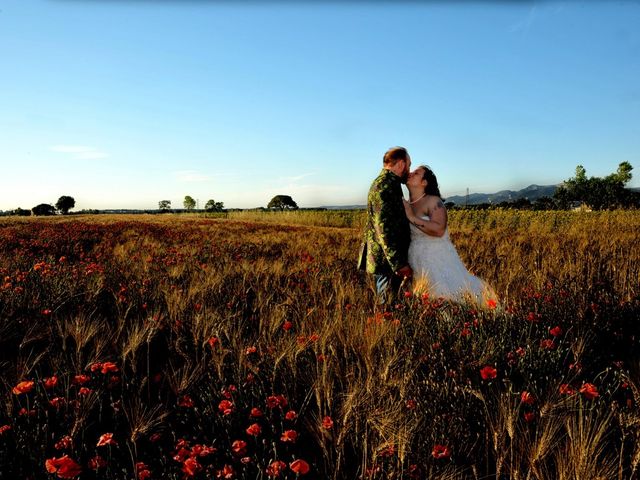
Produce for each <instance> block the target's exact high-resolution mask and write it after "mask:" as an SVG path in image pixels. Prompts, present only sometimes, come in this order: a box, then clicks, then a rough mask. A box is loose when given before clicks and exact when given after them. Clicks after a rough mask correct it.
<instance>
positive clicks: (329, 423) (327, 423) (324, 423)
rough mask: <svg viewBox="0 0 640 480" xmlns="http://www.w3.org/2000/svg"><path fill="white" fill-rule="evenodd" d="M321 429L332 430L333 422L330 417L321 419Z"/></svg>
mask: <svg viewBox="0 0 640 480" xmlns="http://www.w3.org/2000/svg"><path fill="white" fill-rule="evenodd" d="M322 427H323V428H326V429H327V430H331V429H332V428H333V420H332V419H331V417H330V416H328V415H327V416H326V417H324V418H323V419H322Z"/></svg>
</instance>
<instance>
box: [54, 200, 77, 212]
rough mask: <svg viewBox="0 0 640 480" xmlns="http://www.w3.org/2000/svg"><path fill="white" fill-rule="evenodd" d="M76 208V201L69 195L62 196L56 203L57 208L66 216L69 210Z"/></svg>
mask: <svg viewBox="0 0 640 480" xmlns="http://www.w3.org/2000/svg"><path fill="white" fill-rule="evenodd" d="M75 206H76V201H75V199H74V198H73V197H68V196H67V195H63V196H61V197H60V198H59V199H58V201H57V202H56V208H57V209H58V211H60V212H61V213H62V214H63V215H66V214H67V213H69V210H71V209H72V208H73V207H75Z"/></svg>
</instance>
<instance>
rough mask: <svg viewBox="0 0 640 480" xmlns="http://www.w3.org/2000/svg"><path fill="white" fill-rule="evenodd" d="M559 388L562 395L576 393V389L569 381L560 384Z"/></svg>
mask: <svg viewBox="0 0 640 480" xmlns="http://www.w3.org/2000/svg"><path fill="white" fill-rule="evenodd" d="M559 390H560V393H561V394H562V395H573V394H574V393H576V391H575V389H574V388H573V387H572V386H571V385H569V384H568V383H563V384H562V385H560V389H559Z"/></svg>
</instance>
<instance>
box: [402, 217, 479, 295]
mask: <svg viewBox="0 0 640 480" xmlns="http://www.w3.org/2000/svg"><path fill="white" fill-rule="evenodd" d="M421 218H422V219H424V220H429V217H428V216H424V217H421ZM409 265H410V266H411V268H412V269H413V275H414V281H413V282H414V283H413V284H414V290H415V291H416V292H419V291H420V292H425V291H426V292H427V293H428V294H429V296H431V297H435V298H440V297H442V298H445V299H448V300H456V301H464V300H472V301H476V302H482V301H483V299H484V296H485V295H486V294H487V293H488V290H489V289H488V287H487V285H486V284H485V282H483V281H482V280H481V279H479V278H478V277H475V276H473V275H471V274H470V273H469V271H468V270H467V268H466V267H465V266H464V264H463V263H462V260H461V259H460V257H459V255H458V252H457V251H456V248H455V247H454V246H453V243H451V240H450V238H449V229H448V228H447V229H446V230H445V232H444V235H443V236H442V237H432V236H430V235H427V234H426V233H424V232H422V231H421V230H420V229H419V228H417V227H416V226H414V225H413V224H411V244H410V245H409Z"/></svg>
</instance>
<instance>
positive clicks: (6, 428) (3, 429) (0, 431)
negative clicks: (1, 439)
mask: <svg viewBox="0 0 640 480" xmlns="http://www.w3.org/2000/svg"><path fill="white" fill-rule="evenodd" d="M9 430H11V425H2V426H1V427H0V435H2V434H3V433H5V432H8V431H9Z"/></svg>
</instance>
